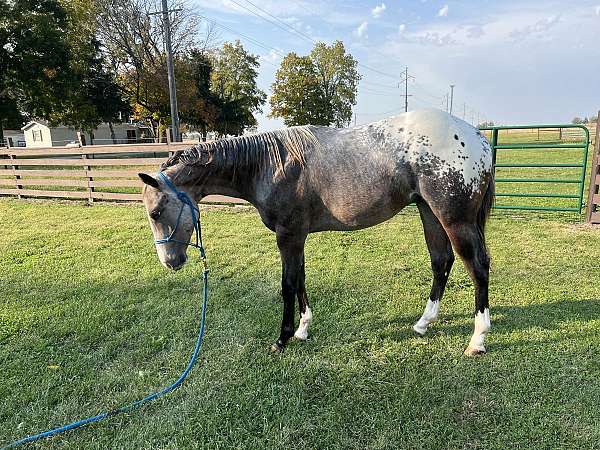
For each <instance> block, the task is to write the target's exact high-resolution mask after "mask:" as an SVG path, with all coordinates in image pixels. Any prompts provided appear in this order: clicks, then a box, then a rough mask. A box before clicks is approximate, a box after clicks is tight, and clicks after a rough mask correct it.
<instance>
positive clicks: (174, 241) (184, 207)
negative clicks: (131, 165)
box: [139, 173, 198, 270]
mask: <svg viewBox="0 0 600 450" xmlns="http://www.w3.org/2000/svg"><path fill="white" fill-rule="evenodd" d="M139 177H140V179H141V180H142V181H143V182H144V184H145V186H144V189H143V191H142V199H143V201H144V206H145V207H146V212H147V213H148V220H149V221H150V226H151V228H152V233H153V234H154V241H155V244H156V252H157V253H158V258H159V259H160V262H161V263H162V264H163V265H164V266H165V267H167V268H169V269H173V270H178V269H180V268H181V267H182V266H183V265H184V264H185V262H186V260H187V253H186V250H187V247H188V243H189V242H190V239H191V236H192V233H193V232H194V226H195V225H196V221H197V218H198V205H197V204H196V202H195V200H194V199H193V197H192V196H191V195H189V194H188V193H187V192H185V190H182V188H181V187H177V188H176V187H175V186H174V185H173V184H172V183H171V182H170V181H169V179H168V178H166V177H165V176H162V174H159V176H158V177H156V178H155V177H153V176H151V175H147V174H145V173H140V174H139Z"/></svg>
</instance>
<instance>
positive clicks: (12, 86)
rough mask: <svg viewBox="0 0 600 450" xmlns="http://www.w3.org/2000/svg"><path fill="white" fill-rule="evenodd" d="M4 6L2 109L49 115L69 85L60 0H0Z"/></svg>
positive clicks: (0, 18)
mask: <svg viewBox="0 0 600 450" xmlns="http://www.w3.org/2000/svg"><path fill="white" fill-rule="evenodd" d="M0 8H1V11H0V111H3V112H10V116H11V117H12V118H13V119H14V118H15V117H16V116H17V115H23V116H24V118H25V117H26V118H31V117H39V118H44V119H45V118H49V116H50V115H51V114H52V112H53V111H55V110H57V109H59V108H60V106H61V105H62V103H63V101H64V99H65V97H66V96H67V94H68V92H69V87H70V84H69V75H70V74H69V70H68V67H69V64H68V63H69V59H70V52H69V45H68V41H67V38H66V34H67V28H68V20H67V13H66V11H65V9H64V8H63V7H62V5H61V4H60V2H58V1H57V0H13V1H10V2H9V1H6V0H0ZM5 120H6V119H5V116H4V115H2V117H0V138H2V137H3V136H2V128H3V124H4V123H5Z"/></svg>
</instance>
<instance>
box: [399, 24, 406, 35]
mask: <svg viewBox="0 0 600 450" xmlns="http://www.w3.org/2000/svg"><path fill="white" fill-rule="evenodd" d="M405 31H406V25H404V24H403V23H401V24H400V25H399V26H398V33H399V34H402V33H404V32H405Z"/></svg>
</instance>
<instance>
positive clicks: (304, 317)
mask: <svg viewBox="0 0 600 450" xmlns="http://www.w3.org/2000/svg"><path fill="white" fill-rule="evenodd" d="M312 318H313V315H312V311H311V310H310V308H309V307H308V306H307V307H306V311H304V314H302V313H300V325H298V329H297V330H296V332H295V333H294V336H295V337H296V339H300V340H301V341H305V340H306V338H308V327H309V326H310V323H311V322H312Z"/></svg>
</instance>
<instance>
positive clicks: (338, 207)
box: [310, 195, 409, 231]
mask: <svg viewBox="0 0 600 450" xmlns="http://www.w3.org/2000/svg"><path fill="white" fill-rule="evenodd" d="M408 203H409V202H408V200H407V199H393V198H390V197H389V196H385V197H383V196H382V197H380V198H373V197H371V196H367V195H353V196H346V197H344V198H343V199H339V200H338V201H336V202H334V203H329V202H328V204H324V205H323V206H324V208H323V210H322V211H321V214H318V215H316V217H314V220H313V221H311V227H310V228H311V231H329V230H331V231H351V230H359V229H361V228H367V227H371V226H373V225H377V224H380V223H382V222H385V221H386V220H389V219H391V218H392V217H394V216H395V215H396V214H397V213H398V212H399V211H400V210H401V209H402V208H404V207H405V206H406V205H407V204H408Z"/></svg>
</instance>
